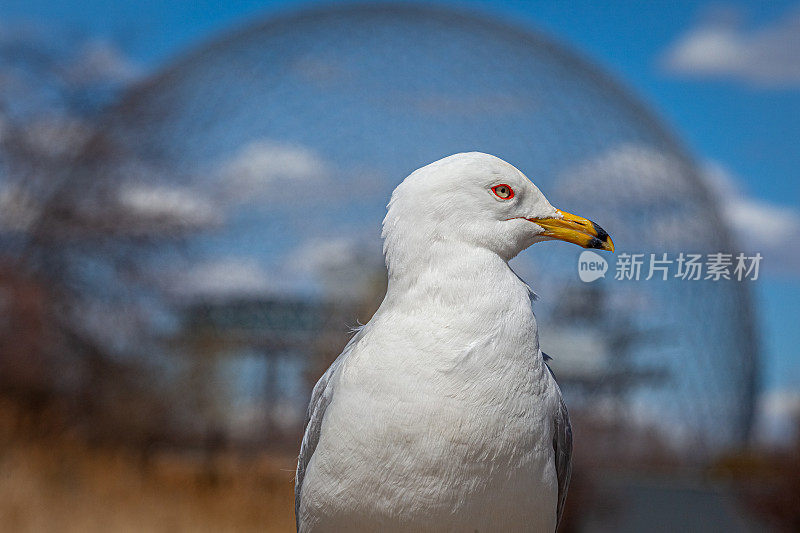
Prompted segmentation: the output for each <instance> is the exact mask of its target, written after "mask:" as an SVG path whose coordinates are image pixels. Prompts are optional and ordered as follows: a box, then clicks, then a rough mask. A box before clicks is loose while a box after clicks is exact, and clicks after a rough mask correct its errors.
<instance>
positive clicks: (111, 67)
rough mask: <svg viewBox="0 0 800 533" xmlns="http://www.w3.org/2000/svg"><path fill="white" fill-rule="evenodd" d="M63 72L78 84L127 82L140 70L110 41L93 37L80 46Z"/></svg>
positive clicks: (135, 76)
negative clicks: (93, 38)
mask: <svg viewBox="0 0 800 533" xmlns="http://www.w3.org/2000/svg"><path fill="white" fill-rule="evenodd" d="M65 74H66V77H67V79H68V80H69V81H71V82H72V83H75V84H80V85H89V84H95V83H100V84H105V83H112V84H127V83H130V82H132V81H133V80H135V79H136V78H138V77H139V75H140V74H141V71H140V68H139V67H137V66H136V65H134V64H133V63H132V62H131V60H130V59H129V58H128V57H127V56H125V55H124V54H123V53H122V52H121V51H120V50H119V49H118V48H117V47H116V46H114V45H113V44H112V43H111V42H109V41H106V40H102V39H95V40H92V41H89V42H87V43H84V44H83V45H82V46H81V47H80V49H79V50H78V51H77V54H76V56H75V58H74V60H73V61H72V62H71V63H70V64H69V65H67V67H66V68H65Z"/></svg>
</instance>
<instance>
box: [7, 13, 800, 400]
mask: <svg viewBox="0 0 800 533" xmlns="http://www.w3.org/2000/svg"><path fill="white" fill-rule="evenodd" d="M449 3H450V4H456V5H462V6H465V7H468V8H470V9H473V10H478V11H483V12H487V13H490V14H494V15H496V16H499V17H501V18H505V19H508V20H513V21H516V22H517V23H518V24H520V25H523V26H529V27H532V28H537V29H539V30H542V31H544V32H545V33H546V34H548V35H550V36H551V37H552V38H554V39H555V40H557V41H560V42H563V43H566V44H568V45H569V46H570V47H572V48H573V49H576V50H578V51H579V52H581V53H583V54H584V55H586V56H588V57H589V58H591V59H593V60H594V61H596V62H599V63H600V64H601V65H602V66H604V67H605V68H606V69H607V70H609V71H610V72H611V73H613V74H614V75H616V77H617V78H618V79H620V80H621V81H622V82H623V84H625V85H627V86H628V87H629V88H631V89H633V91H634V92H635V93H636V94H637V95H638V96H639V97H640V98H641V99H642V100H644V101H645V102H647V103H649V104H650V105H651V106H652V107H654V108H655V109H656V111H657V113H658V114H659V115H660V116H661V118H662V119H664V120H665V122H666V123H667V124H668V125H669V126H671V128H672V129H673V130H674V131H675V132H676V133H677V134H678V136H679V137H680V138H681V139H682V140H683V141H684V143H685V144H686V145H687V146H688V148H689V150H690V151H691V152H692V153H693V154H694V155H695V156H696V157H697V159H698V160H699V161H701V162H713V163H714V164H715V165H718V166H719V168H721V169H723V170H724V172H725V174H726V175H729V176H731V177H730V179H732V180H733V181H734V182H735V183H737V184H738V186H739V187H740V188H741V189H742V190H743V191H744V193H746V195H747V196H748V198H750V199H754V200H757V201H761V202H767V203H768V204H771V205H773V206H774V207H783V208H786V209H788V210H792V209H793V210H795V213H796V211H797V209H798V205H799V204H800V150H798V145H797V142H798V141H797V140H798V139H800V76H798V73H797V72H796V71H794V73H792V72H789V73H785V74H784V71H785V70H787V69H784V70H781V68H782V67H781V65H777V66H776V67H775V69H773V70H770V69H769V68H767V67H769V64H768V62H769V61H768V60H769V57H770V56H769V54H770V46H772V47H773V50H774V47H778V49H781V46H784V45H783V44H782V43H781V41H780V39H781V35H782V34H781V33H780V31H777V30H780V28H784V29H785V28H787V27H788V28H790V29H791V28H794V29H797V32H796V33H795V35H797V34H800V27H799V26H798V25H797V24H796V23H795V26H791V23H792V20H797V19H798V17H800V15H798V14H799V13H800V3H798V2H783V1H775V2H757V1H749V2H732V3H729V4H724V3H723V4H719V3H715V4H709V3H708V2H666V1H654V2H633V1H631V2H609V3H606V2H595V1H573V2H522V1H512V2H504V3H496V2H486V1H471V2H449ZM304 4H308V2H293V1H284V2H263V1H255V0H238V1H237V0H228V1H226V2H210V1H207V0H203V1H196V0H195V1H189V0H173V1H170V2H164V1H154V0H144V1H137V2H132V1H117V2H107V1H105V0H103V1H101V0H84V1H78V0H60V1H55V0H4V2H3V3H2V4H0V21H2V22H4V23H13V22H17V21H27V22H30V23H33V24H36V25H52V26H57V27H60V28H64V27H67V28H70V29H71V30H74V31H77V32H80V33H85V34H86V35H87V36H90V37H96V36H100V37H106V38H108V39H110V40H112V41H114V42H115V43H117V44H118V45H119V47H120V48H121V49H123V50H124V51H125V52H126V53H127V54H129V55H130V56H131V57H132V59H133V60H134V61H135V62H137V63H139V64H140V65H141V66H142V68H143V69H144V70H147V71H149V70H152V69H156V68H158V67H159V66H160V65H163V64H165V63H167V62H169V61H170V59H171V58H173V57H177V56H179V55H180V54H181V53H182V52H183V51H186V50H188V49H190V48H191V47H192V46H194V45H196V44H198V43H201V42H203V41H205V40H208V39H211V38H213V37H214V36H215V35H218V34H220V33H222V32H224V31H225V30H226V29H228V28H231V27H235V26H236V25H240V24H242V23H246V22H247V21H249V20H252V19H254V18H256V17H258V16H263V15H267V14H269V13H273V12H277V11H281V10H285V9H289V8H292V7H297V6H301V5H304ZM720 28H721V29H722V30H720ZM776 28H777V30H776ZM709 29H712V30H719V31H717V32H716V33H713V32H712V34H713V35H717V36H719V35H722V36H723V37H726V38H728V40H727V41H724V42H723V44H724V43H727V44H728V45H730V46H733V45H737V46H742V47H750V48H753V47H758V46H762V45H763V46H762V48H763V47H766V51H764V52H763V54H765V55H762V56H759V55H756V56H754V57H755V59H753V60H752V61H751V63H750V64H747V65H732V64H727V63H725V56H724V50H722V51H721V52H720V54H722V55H721V56H720V57H717V58H716V59H715V58H711V59H709V58H703V57H701V58H697V57H694V56H692V55H691V54H690V52H691V50H690V48H686V47H685V48H684V49H683V52H684V54H683V56H682V57H679V56H680V54H679V53H678V52H679V51H680V46H681V45H682V44H683V45H686V46H687V47H688V46H689V44H691V43H690V42H689V40H690V39H689V37H692V36H694V37H696V38H700V37H703V36H704V35H705V36H708V35H709V33H708V32H706V33H703V32H704V31H706V30H709ZM787 31H788V30H787ZM693 32H694V33H693ZM720 32H721V33H720ZM785 34H786V31H784V34H783V35H784V37H785ZM687 43H688V44H687ZM759 43H760V44H759ZM797 47H798V45H797V38H796V37H795V39H794V44H793V45H791V46H790V45H789V44H786V45H785V48H786V54H780V55H783V56H788V57H789V61H793V62H794V63H795V64H800V51H799V50H798V49H797ZM792 53H793V54H794V56H792V55H791V54H792ZM670 54H672V55H670ZM687 54H688V55H687ZM714 60H720V61H722V63H713V61H714ZM784 60H786V59H785V58H784ZM704 61H705V63H704ZM708 61H711V63H708ZM762 207H763V206H762ZM763 212H764V211H763V210H762V211H759V213H763ZM790 218H791V217H790ZM793 220H794V219H793ZM794 234H797V232H795V233H794ZM794 234H791V233H790V235H794ZM786 247H787V248H788V247H796V242H790V243H786ZM775 260H776V261H778V260H783V257H782V256H777V258H776V259H775ZM792 260H794V263H791V261H792ZM787 261H790V262H789V263H788V264H789V267H788V270H784V272H783V274H778V275H773V276H770V277H769V278H768V279H763V280H761V281H760V282H759V283H758V284H757V298H758V302H759V311H760V315H759V319H760V321H761V323H762V326H763V329H762V332H763V341H764V349H765V352H766V355H767V358H766V361H765V364H764V384H765V385H766V387H767V388H769V389H784V390H787V389H790V390H795V391H798V390H800V357H799V356H800V353H798V352H799V351H800V350H798V346H800V328H798V327H797V324H798V318H800V275H799V274H798V273H797V270H793V269H794V268H795V267H796V266H797V264H798V261H797V256H796V255H795V256H793V258H792V257H790V258H789V259H787ZM792 272H794V273H792Z"/></svg>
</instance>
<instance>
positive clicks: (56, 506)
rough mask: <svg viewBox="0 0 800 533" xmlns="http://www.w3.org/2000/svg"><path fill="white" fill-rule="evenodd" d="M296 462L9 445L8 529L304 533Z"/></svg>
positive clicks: (65, 444)
mask: <svg viewBox="0 0 800 533" xmlns="http://www.w3.org/2000/svg"><path fill="white" fill-rule="evenodd" d="M293 462H294V458H293V457H291V456H289V455H285V456H283V455H281V456H277V455H270V456H262V457H257V458H250V459H243V458H235V457H233V456H221V457H217V458H216V459H215V460H214V461H211V462H209V461H204V460H202V458H201V457H199V456H192V455H187V454H180V455H178V454H166V453H162V454H158V455H155V456H154V457H153V458H152V459H151V460H149V461H148V462H147V464H146V465H145V464H143V463H142V461H141V459H140V458H137V457H136V456H135V455H133V454H130V453H126V452H120V451H109V450H96V451H95V450H90V449H89V448H87V447H86V446H83V445H81V444H79V443H76V442H71V441H69V440H68V439H64V438H59V439H50V440H42V439H35V440H32V439H25V440H21V439H9V438H6V439H4V442H2V443H0V530H2V531H15V532H39V531H46V532H62V531H63V532H73V531H74V532H81V533H85V532H94V531H97V532H100V531H102V532H109V531H114V532H128V531H130V532H143V531H153V532H161V531H164V532H181V531H191V532H203V531H214V532H225V531H236V532H242V531H256V530H257V531H266V532H277V531H294V516H293V494H292V490H293V487H292V476H293V472H292V469H293V466H294V465H293Z"/></svg>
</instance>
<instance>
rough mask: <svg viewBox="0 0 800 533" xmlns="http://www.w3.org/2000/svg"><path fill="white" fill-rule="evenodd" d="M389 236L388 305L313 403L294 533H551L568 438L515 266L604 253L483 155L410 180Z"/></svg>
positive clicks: (581, 225) (594, 231)
mask: <svg viewBox="0 0 800 533" xmlns="http://www.w3.org/2000/svg"><path fill="white" fill-rule="evenodd" d="M382 235H383V238H384V247H383V249H384V255H385V257H386V267H387V269H388V274H389V284H388V288H387V291H386V296H385V298H384V300H383V303H382V304H381V306H380V308H379V309H378V311H377V312H376V313H375V315H374V316H373V317H372V319H371V320H370V321H369V322H368V323H367V324H366V325H365V326H363V327H362V328H361V329H360V330H359V331H358V332H357V333H356V335H355V336H354V337H353V338H352V339H351V340H350V342H349V343H348V344H347V346H345V348H344V351H343V352H342V354H341V355H340V356H339V358H338V359H336V361H335V362H334V363H333V364H332V365H331V366H330V368H329V369H328V370H327V372H325V374H324V375H323V376H322V378H321V379H320V380H319V382H318V383H317V384H316V386H315V387H314V390H313V392H312V395H311V403H310V405H309V408H308V418H307V422H306V428H305V435H304V437H303V442H302V446H301V451H300V457H299V460H298V464H297V476H296V480H295V513H296V517H297V528H298V530H299V531H301V532H311V531H326V532H328V531H348V532H352V531H381V532H394V531H408V532H421V531H436V532H442V531H469V532H473V531H542V532H544V531H547V532H551V531H554V530H555V529H556V527H557V525H558V522H559V520H560V518H561V513H562V510H563V506H564V500H565V497H566V492H567V486H568V485H569V477H570V472H571V454H572V433H571V429H570V424H569V416H568V414H567V409H566V407H565V405H564V402H563V400H562V398H561V391H560V390H559V388H558V385H557V384H556V382H555V379H554V377H553V375H552V373H551V372H550V371H549V368H548V367H547V365H546V363H545V359H546V356H545V355H544V354H542V352H541V350H540V349H539V338H538V331H537V326H536V319H535V317H534V315H533V310H532V307H531V301H532V299H533V293H532V292H531V290H530V288H529V287H528V286H527V285H526V284H525V283H524V282H523V281H522V280H521V279H520V278H519V277H518V276H517V275H516V274H515V273H514V272H513V271H512V270H511V268H510V267H509V266H508V261H509V260H510V259H511V258H513V257H514V256H516V255H517V254H518V253H519V252H521V251H522V250H524V249H525V248H527V247H528V246H530V245H532V244H534V243H536V242H539V241H544V240H551V239H560V240H564V241H568V242H572V243H575V244H578V245H580V246H583V247H585V248H598V249H603V250H611V251H613V249H614V245H613V243H612V241H611V239H610V238H609V236H608V234H607V233H606V232H605V231H604V230H603V229H602V228H600V227H599V226H598V225H597V224H595V223H593V222H591V221H589V220H586V219H584V218H581V217H578V216H575V215H571V214H569V213H566V212H563V211H560V210H558V209H556V208H554V207H553V206H552V205H550V202H548V201H547V199H546V198H545V197H544V195H543V194H542V193H541V192H540V191H539V189H538V188H536V186H535V185H534V184H533V183H531V181H530V180H529V179H528V178H527V177H525V175H524V174H522V172H520V171H519V170H517V169H516V168H514V167H513V166H512V165H510V164H508V163H506V162H505V161H503V160H501V159H498V158H496V157H494V156H491V155H488V154H483V153H477V152H471V153H463V154H456V155H452V156H450V157H446V158H444V159H441V160H439V161H436V162H435V163H431V164H430V165H427V166H425V167H423V168H421V169H419V170H417V171H415V172H414V173H412V174H411V175H410V176H408V177H407V178H406V179H405V180H404V181H403V182H402V183H401V184H400V185H399V186H398V187H397V188H396V189H395V191H394V193H393V194H392V197H391V200H390V201H389V205H388V212H387V214H386V218H385V219H384V221H383V234H382Z"/></svg>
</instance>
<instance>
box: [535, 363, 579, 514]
mask: <svg viewBox="0 0 800 533" xmlns="http://www.w3.org/2000/svg"><path fill="white" fill-rule="evenodd" d="M541 353H542V358H543V359H544V360H545V365H547V370H549V371H550V376H552V378H553V385H554V386H555V387H556V388H557V389H558V400H559V405H558V411H557V412H556V417H555V421H554V422H555V423H554V431H553V451H554V452H555V462H556V477H557V479H558V503H557V507H556V530H558V525H559V524H560V523H561V516H562V515H563V514H564V503H565V502H566V501H567V490H568V489H569V479H570V477H571V476H572V426H571V425H570V423H569V412H568V411H567V404H565V403H564V398H563V397H562V396H561V389H560V388H559V387H558V383H557V382H556V376H555V374H553V369H551V368H550V365H548V364H547V361H550V360H551V359H552V357H550V356H549V355H547V354H546V353H544V352H541Z"/></svg>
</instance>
